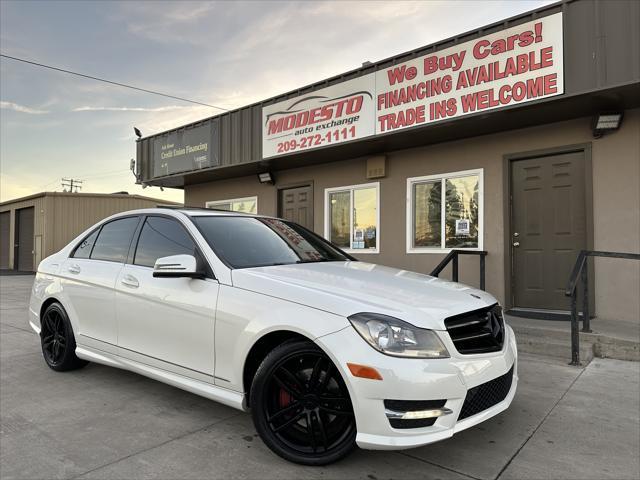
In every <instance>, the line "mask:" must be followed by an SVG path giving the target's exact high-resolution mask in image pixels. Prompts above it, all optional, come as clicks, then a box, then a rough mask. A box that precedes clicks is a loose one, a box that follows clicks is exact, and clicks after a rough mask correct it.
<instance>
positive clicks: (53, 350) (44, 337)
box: [40, 303, 89, 372]
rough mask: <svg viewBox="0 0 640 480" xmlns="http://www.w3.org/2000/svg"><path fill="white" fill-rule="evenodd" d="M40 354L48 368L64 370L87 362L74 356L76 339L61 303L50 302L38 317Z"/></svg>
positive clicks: (75, 367) (58, 370)
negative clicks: (40, 316)
mask: <svg viewBox="0 0 640 480" xmlns="http://www.w3.org/2000/svg"><path fill="white" fill-rule="evenodd" d="M40 325H41V327H42V328H41V330H40V344H41V346H42V356H43V357H44V361H45V362H46V364H47V365H48V366H49V368H50V369H52V370H55V371H56V372H65V371H68V370H76V369H78V368H82V367H84V366H85V365H86V364H87V363H89V362H87V361H86V360H82V359H80V358H78V357H77V356H76V339H75V337H74V336H73V329H72V328H71V322H70V321H69V316H68V315H67V312H65V310H64V308H63V307H62V305H60V304H59V303H52V304H51V305H49V306H48V307H47V309H46V310H45V311H44V313H43V314H42V318H41V319H40Z"/></svg>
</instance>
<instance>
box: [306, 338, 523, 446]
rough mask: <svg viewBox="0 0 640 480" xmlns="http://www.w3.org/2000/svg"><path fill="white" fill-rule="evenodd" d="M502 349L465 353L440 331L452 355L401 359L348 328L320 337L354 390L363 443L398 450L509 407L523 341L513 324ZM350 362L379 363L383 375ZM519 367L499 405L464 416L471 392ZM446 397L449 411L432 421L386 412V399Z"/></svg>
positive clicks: (441, 436) (438, 437) (441, 437)
mask: <svg viewBox="0 0 640 480" xmlns="http://www.w3.org/2000/svg"><path fill="white" fill-rule="evenodd" d="M505 333H506V334H505V341H504V345H503V348H502V350H501V351H499V352H493V353H485V354H477V355H461V354H459V353H458V352H457V350H456V349H455V347H454V345H453V342H452V341H451V339H450V337H449V335H448V334H447V333H446V332H438V334H439V335H440V337H441V339H442V340H443V342H444V343H445V346H446V347H447V350H448V351H449V353H450V355H451V357H450V358H443V359H413V358H397V357H392V356H389V355H384V354H381V353H379V352H377V351H376V350H374V349H373V348H372V347H371V346H370V345H368V344H367V343H366V342H365V341H364V340H363V339H362V338H361V337H360V336H359V335H358V334H357V332H356V331H355V329H354V328H352V327H348V328H345V329H343V330H340V331H338V332H335V333H332V334H330V335H325V336H323V337H320V338H317V339H316V343H318V345H320V346H321V347H322V348H323V349H324V351H325V352H327V354H328V355H329V356H331V357H332V360H333V361H334V363H335V364H336V365H337V366H338V368H339V370H340V372H341V373H342V376H343V378H344V380H345V382H346V384H347V387H348V389H349V393H350V395H351V402H352V404H353V409H354V413H355V417H356V425H357V429H358V435H357V437H356V442H357V443H358V445H359V446H360V447H361V448H366V449H374V450H398V449H404V448H413V447H418V446H421V445H426V444H429V443H433V442H437V441H440V440H444V439H446V438H449V437H451V436H452V435H453V434H455V433H457V432H460V431H462V430H465V429H467V428H469V427H472V426H474V425H477V424H478V423H481V422H484V421H485V420H487V419H489V418H491V417H493V416H495V415H497V414H498V413H500V412H502V411H504V410H506V409H507V408H508V407H509V405H510V404H511V401H512V400H513V397H514V395H515V392H516V387H517V384H518V368H517V367H518V366H517V357H518V352H517V346H516V340H515V335H514V333H513V330H512V329H511V327H509V326H506V328H505ZM347 363H356V364H360V365H366V366H370V367H373V368H375V369H376V370H377V371H378V372H379V373H380V374H381V375H382V380H371V379H365V378H359V377H354V376H353V375H352V374H351V372H350V371H349V369H348V367H347ZM512 367H513V379H512V382H511V387H510V389H509V391H508V393H507V395H506V397H504V399H503V400H502V401H500V402H499V403H496V404H494V405H493V406H491V407H489V408H487V409H485V410H482V411H480V412H479V413H476V414H475V415H471V416H469V417H467V418H464V419H462V420H460V421H458V417H459V416H460V413H461V410H462V406H463V404H464V401H465V397H466V395H467V391H468V390H469V389H471V388H473V387H476V386H479V385H482V384H485V383H487V382H490V381H491V380H494V379H496V378H498V377H500V376H502V375H505V374H506V373H507V372H509V371H510V370H511V368H512ZM385 399H386V400H446V403H445V404H444V407H443V408H445V409H448V410H450V411H451V413H449V414H445V415H442V416H440V417H438V418H437V419H436V421H435V423H434V424H433V425H431V426H426V427H418V428H393V427H392V426H391V424H390V422H389V419H388V418H387V414H388V413H389V412H385V406H384V400H385Z"/></svg>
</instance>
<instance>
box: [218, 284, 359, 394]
mask: <svg viewBox="0 0 640 480" xmlns="http://www.w3.org/2000/svg"><path fill="white" fill-rule="evenodd" d="M348 325H349V321H348V320H347V319H346V318H344V317H341V316H339V315H335V314H332V313H328V312H325V311H323V310H318V309H315V308H312V307H308V306H305V305H300V304H298V303H294V302H290V301H287V300H283V299H280V298H275V297H271V296H268V295H264V294H260V293H256V292H252V291H249V290H244V289H240V288H234V287H229V286H226V285H221V286H220V294H219V299H218V306H217V311H216V326H215V356H216V361H215V377H216V384H219V385H220V386H223V387H225V388H230V389H233V390H236V391H238V392H242V391H243V390H244V386H243V371H244V365H245V361H246V359H247V356H248V354H249V352H250V350H251V348H252V347H253V346H254V345H255V343H256V342H257V341H258V340H259V339H260V338H262V337H264V336H265V335H268V334H269V333H272V332H276V331H282V330H286V331H291V332H295V333H298V334H300V335H302V336H304V337H307V338H309V339H310V340H315V339H316V338H318V337H321V336H323V335H328V334H330V333H333V332H337V331H338V330H341V329H343V328H345V327H346V326H348Z"/></svg>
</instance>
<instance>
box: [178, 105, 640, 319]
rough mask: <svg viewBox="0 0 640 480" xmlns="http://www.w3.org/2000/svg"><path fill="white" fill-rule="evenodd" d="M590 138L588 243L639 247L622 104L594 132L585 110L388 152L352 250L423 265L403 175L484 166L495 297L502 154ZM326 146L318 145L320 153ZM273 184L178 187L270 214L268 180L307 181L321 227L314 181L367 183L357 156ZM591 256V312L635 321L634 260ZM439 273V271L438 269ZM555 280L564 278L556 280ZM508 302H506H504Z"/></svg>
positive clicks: (636, 113)
mask: <svg viewBox="0 0 640 480" xmlns="http://www.w3.org/2000/svg"><path fill="white" fill-rule="evenodd" d="M589 143H590V144H591V146H592V165H593V212H594V227H593V230H594V232H593V233H594V247H595V248H596V249H600V250H614V251H628V252H636V253H638V252H640V110H639V109H635V110H632V111H627V112H625V118H624V122H623V125H622V127H621V129H620V130H619V131H618V132H615V133H613V134H610V135H608V136H605V137H603V138H601V139H594V138H593V136H592V132H591V118H581V119H577V120H571V121H567V122H560V123H555V124H549V125H543V126H539V127H533V128H527V129H522V130H516V131H511V132H504V133H499V134H493V135H486V136H482V137H474V138H469V139H465V140H459V141H455V142H448V143H442V144H438V145H431V146H428V147H422V148H414V149H407V150H402V151H395V152H388V153H387V165H386V176H385V177H384V178H381V179H379V180H374V181H379V182H380V196H381V197H380V204H381V212H380V226H379V229H380V230H379V235H380V253H379V254H360V255H356V256H358V257H359V258H360V259H361V260H365V261H371V262H375V263H379V264H384V265H391V266H395V267H399V268H406V269H411V270H415V271H418V272H423V273H428V272H430V271H431V270H432V268H433V267H434V266H435V265H437V264H438V262H439V261H440V260H441V259H442V258H443V255H441V254H430V253H421V254H407V253H405V249H406V179H407V178H408V177H415V176H422V175H434V174H442V173H448V172H455V171H459V170H469V169H476V168H483V169H484V219H485V221H484V249H485V250H487V251H488V256H487V264H486V268H487V270H486V273H487V290H489V291H490V292H492V293H493V294H494V295H496V297H498V298H499V299H500V300H501V301H502V302H504V301H505V295H506V289H505V262H506V257H505V245H504V235H505V229H508V228H509V227H508V218H507V219H505V218H504V202H505V196H504V191H505V186H506V182H507V173H508V172H506V171H505V160H504V157H505V155H509V154H514V153H520V152H528V151H533V150H541V149H549V148H555V147H562V146H567V145H575V144H589ZM330 154H331V151H330V150H327V155H330ZM275 177H276V186H275V187H274V186H273V185H261V184H260V183H258V180H257V178H256V177H255V176H249V177H242V178H235V179H229V180H221V181H218V182H211V183H206V184H200V185H192V186H188V187H186V188H185V205H188V206H204V205H205V202H206V201H211V200H225V199H229V198H237V197H248V196H253V195H256V196H257V197H258V211H259V213H263V214H269V215H275V214H277V188H282V187H284V186H287V185H290V184H291V185H294V184H297V183H304V182H306V181H312V182H313V188H314V228H315V231H316V232H318V233H320V234H323V233H324V190H325V189H326V188H330V187H340V186H345V185H354V184H360V183H367V182H370V181H372V180H367V178H366V158H358V159H353V160H346V161H340V162H333V163H327V164H323V165H317V166H310V167H303V168H298V169H290V170H283V171H279V172H275ZM477 262H478V259H477V258H475V257H470V258H462V259H461V264H460V274H461V281H464V282H466V283H470V284H474V285H478V278H477V277H478V266H477ZM613 262H614V260H602V261H600V260H598V261H597V264H596V276H595V285H596V314H598V315H600V316H602V317H607V318H615V319H619V320H626V321H634V322H637V321H638V320H639V318H640V295H639V292H640V265H639V264H638V262H635V263H634V262H632V261H628V260H627V261H618V262H622V263H613ZM443 276H445V277H448V276H449V273H448V272H446V271H445V273H443ZM563 282H564V280H563ZM506 303H507V304H509V302H506Z"/></svg>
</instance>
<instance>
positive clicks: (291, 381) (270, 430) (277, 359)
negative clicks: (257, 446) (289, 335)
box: [250, 341, 356, 466]
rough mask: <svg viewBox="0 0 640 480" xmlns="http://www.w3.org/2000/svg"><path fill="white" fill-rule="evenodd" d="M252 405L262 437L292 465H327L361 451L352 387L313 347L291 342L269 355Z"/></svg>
mask: <svg viewBox="0 0 640 480" xmlns="http://www.w3.org/2000/svg"><path fill="white" fill-rule="evenodd" d="M250 405H251V413H252V416H253V423H254V425H255V427H256V430H257V431H258V434H259V435H260V437H261V438H262V440H263V441H264V443H265V444H266V445H267V446H268V447H269V448H270V449H271V450H272V451H273V452H274V453H276V454H277V455H279V456H281V457H282V458H284V459H286V460H289V461H291V462H295V463H300V464H303V465H314V466H318V465H327V464H329V463H333V462H335V461H337V460H340V459H341V458H343V457H345V456H346V455H348V454H349V453H350V452H351V451H352V450H353V448H354V447H355V438H356V423H355V417H354V414H353V407H352V405H351V400H350V398H349V392H348V391H347V387H346V385H345V383H344V380H343V379H342V377H341V375H340V372H339V371H338V369H337V368H336V367H335V365H334V364H333V362H332V361H331V359H329V357H327V355H325V353H324V352H323V351H322V350H320V349H319V348H318V347H317V346H316V345H315V344H313V343H312V342H309V341H295V342H288V343H285V344H283V345H280V346H278V347H276V348H275V349H274V350H273V351H271V352H270V353H269V355H267V357H266V358H265V359H264V361H263V362H262V364H261V365H260V367H259V368H258V371H257V372H256V375H255V377H254V379H253V383H252V385H251V394H250Z"/></svg>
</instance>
